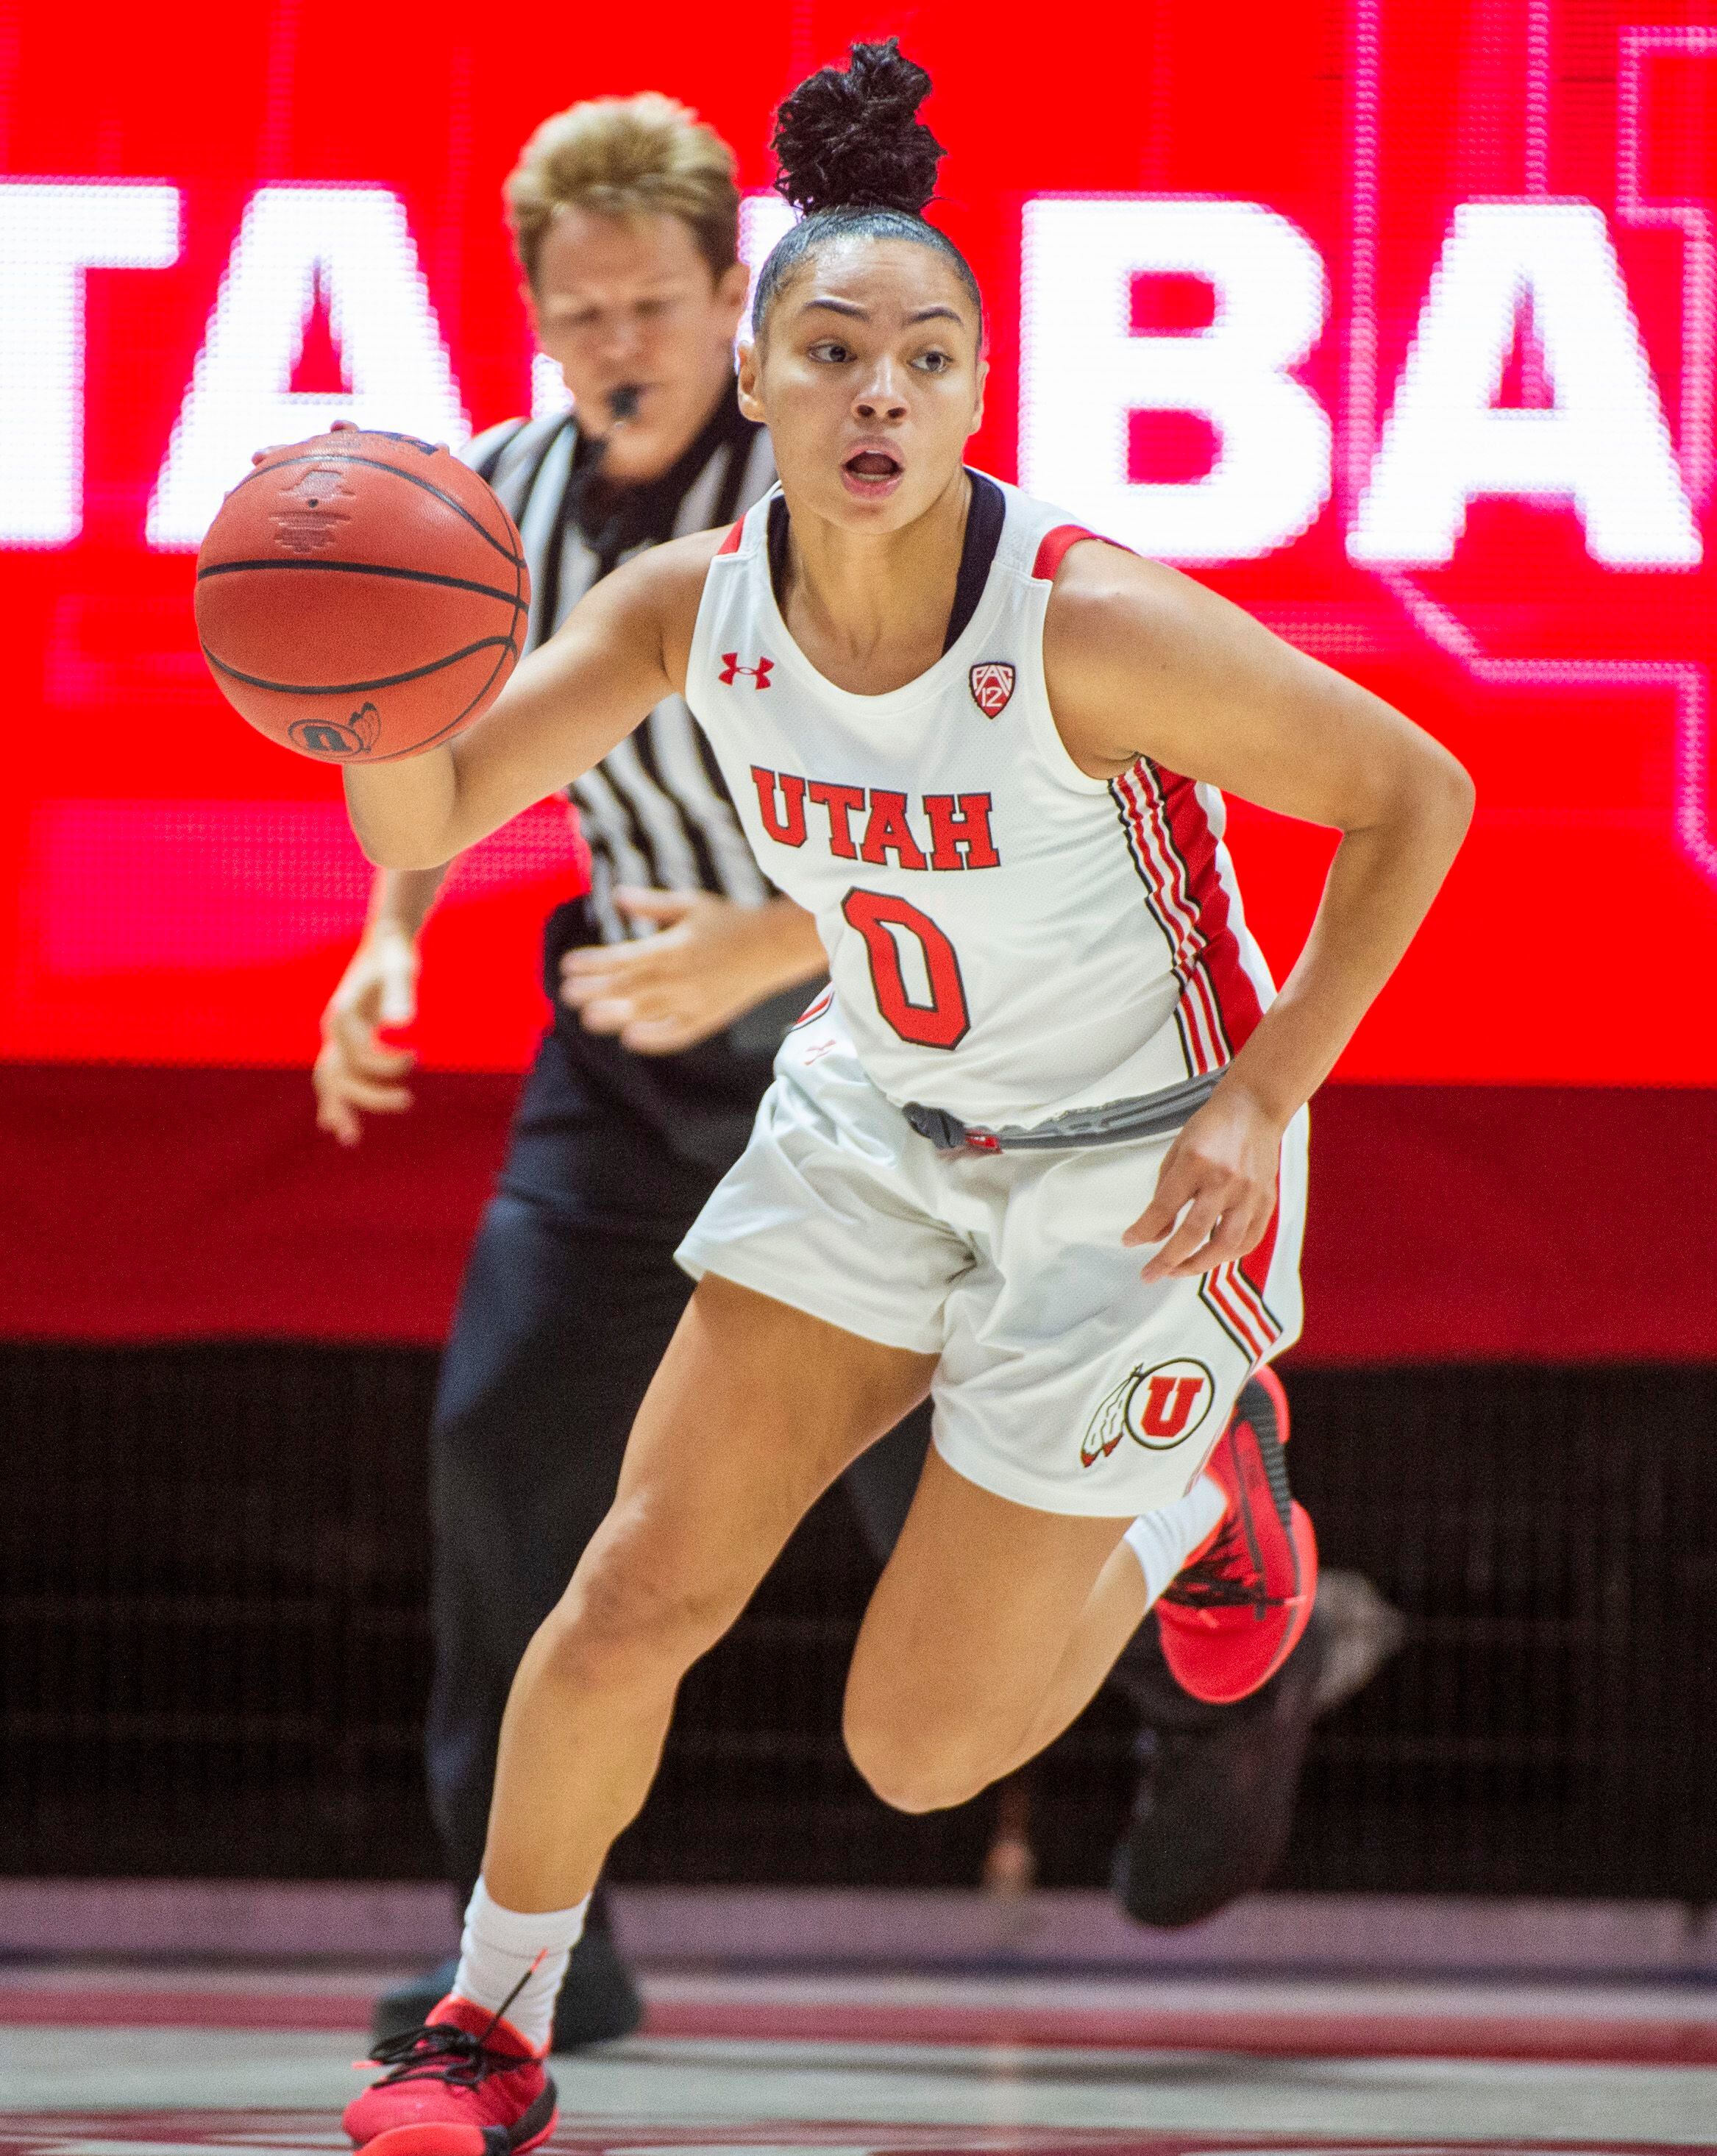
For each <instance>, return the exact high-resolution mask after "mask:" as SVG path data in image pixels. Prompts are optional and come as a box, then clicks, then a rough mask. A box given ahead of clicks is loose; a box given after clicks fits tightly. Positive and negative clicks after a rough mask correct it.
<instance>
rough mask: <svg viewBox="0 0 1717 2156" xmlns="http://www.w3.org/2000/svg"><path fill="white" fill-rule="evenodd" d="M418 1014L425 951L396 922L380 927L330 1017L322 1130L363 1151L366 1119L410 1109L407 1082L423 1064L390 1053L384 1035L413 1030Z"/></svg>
mask: <svg viewBox="0 0 1717 2156" xmlns="http://www.w3.org/2000/svg"><path fill="white" fill-rule="evenodd" d="M417 1014H418V947H417V945H416V943H415V942H413V940H412V938H411V937H409V936H407V934H406V933H405V932H404V930H403V929H402V928H399V927H396V926H395V925H394V924H393V923H392V922H390V921H376V922H372V925H371V926H370V927H368V928H367V929H366V931H365V932H364V938H363V941H362V942H361V943H360V944H359V945H358V947H357V949H356V951H355V952H353V953H352V957H351V964H350V965H349V966H348V967H347V968H346V971H345V973H342V974H341V977H340V985H339V987H338V988H336V989H335V991H334V993H333V994H332V995H331V997H330V998H328V1008H327V1009H325V1011H324V1012H323V1013H322V1047H321V1052H320V1055H318V1056H317V1057H316V1060H315V1068H314V1070H312V1071H311V1073H310V1082H311V1084H312V1085H313V1086H315V1090H316V1127H317V1129H318V1130H324V1131H327V1132H331V1134H332V1135H333V1136H334V1137H336V1138H338V1140H339V1141H340V1142H341V1145H343V1146H355V1145H356V1143H357V1142H358V1140H359V1139H360V1138H361V1137H362V1136H363V1118H364V1116H366V1115H368V1116H397V1115H402V1114H403V1113H404V1112H405V1111H406V1110H407V1108H408V1107H410V1106H411V1105H412V1096H411V1091H410V1089H409V1088H408V1087H407V1086H405V1085H403V1084H402V1082H401V1081H402V1080H403V1078H404V1076H405V1075H406V1073H407V1071H408V1070H410V1069H411V1067H412V1065H413V1064H414V1063H415V1062H416V1061H417V1060H418V1059H417V1057H416V1055H413V1052H412V1050H410V1049H409V1048H390V1047H389V1046H388V1045H387V1043H386V1042H385V1041H383V1040H382V1038H381V1034H380V1029H381V1028H382V1026H386V1025H409V1024H411V1022H412V1020H413V1019H414V1018H415V1017H416V1016H417Z"/></svg>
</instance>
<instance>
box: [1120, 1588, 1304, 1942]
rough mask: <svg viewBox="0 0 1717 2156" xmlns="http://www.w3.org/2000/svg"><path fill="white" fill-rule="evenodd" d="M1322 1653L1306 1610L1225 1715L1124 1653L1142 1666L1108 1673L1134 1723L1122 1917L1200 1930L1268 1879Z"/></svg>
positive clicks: (1279, 1846)
mask: <svg viewBox="0 0 1717 2156" xmlns="http://www.w3.org/2000/svg"><path fill="white" fill-rule="evenodd" d="M1151 1629H1152V1630H1154V1628H1151ZM1140 1630H1141V1633H1142V1632H1144V1631H1145V1630H1146V1628H1145V1627H1141V1628H1140ZM1138 1644H1139V1646H1140V1648H1144V1647H1146V1642H1145V1641H1144V1640H1142V1639H1141V1640H1140V1642H1139V1643H1138ZM1328 1645H1329V1628H1328V1625H1327V1622H1326V1620H1325V1616H1324V1614H1323V1612H1322V1611H1321V1610H1320V1609H1316V1608H1314V1609H1313V1611H1312V1614H1311V1615H1310V1618H1309V1620H1307V1623H1306V1627H1305V1630H1304V1632H1303V1633H1302V1634H1301V1635H1300V1637H1299V1642H1298V1644H1297V1645H1295V1647H1294V1651H1293V1653H1292V1654H1290V1655H1289V1657H1288V1659H1287V1661H1285V1662H1284V1664H1283V1665H1282V1666H1281V1668H1280V1669H1279V1670H1278V1671H1277V1672H1276V1674H1275V1675H1274V1676H1273V1677H1272V1678H1271V1679H1270V1680H1269V1683H1268V1684H1266V1685H1264V1686H1263V1687H1262V1688H1261V1689H1260V1690H1259V1691H1255V1692H1253V1694H1252V1695H1251V1697H1249V1698H1247V1699H1244V1700H1241V1701H1239V1702H1237V1703H1236V1704H1235V1705H1233V1706H1229V1707H1215V1706H1211V1705H1207V1703H1205V1702H1202V1701H1198V1700H1194V1699H1192V1698H1191V1697H1189V1696H1188V1695H1187V1694H1185V1693H1181V1694H1180V1695H1179V1697H1178V1698H1173V1697H1169V1696H1168V1694H1167V1691H1166V1687H1168V1686H1172V1683H1173V1681H1172V1679H1171V1677H1169V1675H1168V1672H1167V1671H1166V1669H1161V1670H1159V1669H1156V1668H1153V1667H1151V1666H1150V1664H1149V1661H1147V1660H1146V1658H1145V1657H1144V1656H1140V1655H1135V1651H1134V1648H1133V1647H1132V1646H1131V1645H1130V1647H1129V1649H1128V1650H1127V1652H1126V1653H1125V1654H1124V1655H1123V1656H1122V1665H1125V1664H1126V1663H1127V1662H1128V1661H1135V1664H1142V1666H1135V1669H1133V1670H1131V1671H1130V1670H1128V1669H1127V1668H1125V1666H1117V1668H1116V1670H1115V1681H1117V1682H1118V1683H1119V1684H1120V1687H1121V1689H1122V1690H1124V1691H1127V1692H1129V1693H1130V1694H1133V1695H1135V1704H1136V1705H1137V1706H1138V1707H1140V1711H1141V1719H1142V1720H1143V1721H1144V1723H1145V1727H1144V1730H1143V1732H1142V1733H1141V1735H1140V1740H1139V1753H1140V1777H1139V1789H1138V1794H1137V1796H1136V1797H1135V1799H1134V1804H1133V1810H1132V1816H1131V1818H1130V1820H1129V1821H1128V1823H1127V1831H1126V1836H1125V1840H1123V1841H1122V1843H1121V1845H1120V1848H1119V1849H1118V1850H1117V1851H1115V1871H1114V1882H1113V1883H1114V1887H1115V1897H1116V1899H1117V1900H1118V1901H1119V1902H1120V1905H1121V1907H1123V1908H1124V1909H1125V1911H1126V1912H1127V1914H1128V1915H1129V1916H1130V1917H1135V1918H1136V1919H1137V1921H1138V1922H1140V1923H1141V1924H1152V1925H1155V1926H1157V1927H1158V1928H1161V1929H1164V1930H1171V1929H1174V1928H1177V1927H1179V1926H1180V1925H1182V1924H1197V1923H1201V1922H1203V1920H1204V1919H1205V1918H1206V1917H1213V1916H1214V1915H1215V1914H1216V1912H1217V1910H1218V1909H1222V1908H1226V1907H1227V1906H1228V1903H1229V1902H1233V1901H1237V1900H1238V1898H1239V1897H1240V1896H1241V1895H1243V1894H1250V1893H1253V1892H1256V1890H1257V1889H1258V1887H1260V1886H1263V1884H1264V1883H1265V1881H1267V1880H1268V1879H1269V1876H1270V1875H1271V1874H1272V1873H1273V1872H1274V1870H1275V1869H1276V1866H1278V1864H1279V1863H1280V1862H1281V1861H1282V1854H1283V1851H1284V1850H1285V1849H1286V1847H1287V1845H1288V1835H1289V1828H1290V1827H1291V1826H1292V1825H1293V1823H1294V1797H1295V1794H1296V1793H1297V1792H1298V1790H1299V1774H1300V1768H1301V1766H1302V1765H1303V1763H1304V1758H1305V1748H1306V1741H1307V1739H1308V1738H1310V1734H1311V1727H1312V1723H1313V1722H1314V1721H1315V1718H1316V1716H1317V1712H1318V1709H1319V1706H1320V1700H1319V1680H1320V1677H1321V1676H1322V1674H1323V1670H1324V1664H1325V1658H1326V1655H1327V1653H1328ZM1129 1676H1132V1677H1133V1678H1134V1680H1135V1681H1134V1682H1132V1683H1129V1682H1128V1681H1127V1680H1128V1678H1129ZM1175 1689H1176V1690H1177V1689H1178V1688H1177V1687H1176V1688H1175Z"/></svg>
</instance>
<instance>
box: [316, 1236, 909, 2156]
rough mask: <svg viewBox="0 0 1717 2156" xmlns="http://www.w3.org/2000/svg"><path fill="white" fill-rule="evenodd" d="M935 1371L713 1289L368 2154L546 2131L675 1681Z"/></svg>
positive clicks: (590, 1559)
mask: <svg viewBox="0 0 1717 2156" xmlns="http://www.w3.org/2000/svg"><path fill="white" fill-rule="evenodd" d="M933 1367H934V1363H933V1358H931V1357H930V1356H928V1355H925V1354H919V1353H912V1352H910V1351H908V1350H906V1349H903V1348H899V1347H884V1346H882V1345H880V1344H879V1343H878V1342H875V1341H872V1340H865V1339H862V1338H860V1337H858V1335H856V1334H854V1333H849V1332H842V1331H841V1330H839V1329H838V1327H834V1326H833V1325H830V1324H827V1323H825V1322H823V1321H822V1320H821V1319H818V1318H815V1317H810V1316H808V1315H807V1314H806V1313H805V1312H802V1311H800V1310H796V1309H793V1308H791V1307H790V1306H787V1304H785V1303H782V1302H777V1301H773V1300H772V1299H771V1298H770V1297H768V1296H763V1295H760V1294H757V1293H756V1292H755V1291H752V1290H751V1289H749V1288H745V1287H741V1286H737V1285H735V1283H733V1282H731V1281H727V1280H723V1279H720V1278H716V1277H713V1276H711V1277H709V1278H706V1279H705V1281H703V1282H702V1284H701V1285H700V1287H699V1288H698V1290H697V1291H696V1293H695V1294H694V1296H693V1297H692V1299H691V1302H690V1304H689V1306H688V1308H687V1310H686V1312H685V1314H684V1317H683V1318H682V1320H681V1322H680V1324H679V1327H678V1329H677V1330H676V1332H675V1333H674V1339H673V1341H672V1342H671V1344H670V1346H669V1350H668V1353H667V1354H666V1356H665V1357H664V1359H663V1363H662V1366H661V1368H659V1370H658V1372H657V1373H656V1375H655V1377H654V1378H653V1381H652V1383H651V1385H650V1388H649V1390H648V1393H647V1394H646V1395H645V1398H644V1401H643V1405H642V1407H641V1408H640V1409H639V1411H638V1420H637V1422H636V1424H635V1425H634V1427H633V1434H632V1437H631V1440H630V1441H629V1442H628V1448H627V1454H626V1460H625V1463H624V1466H623V1469H622V1471H621V1476H620V1486H619V1489H618V1493H617V1495H616V1497H615V1501H614V1504H613V1507H612V1509H611V1511H610V1512H609V1513H608V1515H607V1518H606V1519H605V1520H604V1522H603V1523H602V1527H600V1528H599V1529H598V1530H597V1533H596V1534H595V1536H594V1537H592V1540H591V1543H590V1544H589V1546H588V1547H587V1549H586V1550H585V1553H584V1554H583V1556H582V1558H581V1559H580V1560H579V1563H578V1567H577V1570H576V1571H575V1573H573V1576H572V1580H571V1584H570V1585H569V1586H568V1588H567V1589H566V1593H565V1594H563V1595H562V1596H561V1599H560V1601H559V1602H558V1603H557V1604H556V1607H555V1609H554V1610H553V1611H552V1612H551V1614H550V1615H549V1617H548V1618H547V1620H546V1621H545V1623H544V1624H543V1625H541V1628H540V1629H539V1630H538V1631H537V1633H536V1637H535V1638H534V1639H533V1640H532V1641H531V1643H530V1647H529V1648H528V1649H527V1650H526V1652H525V1657H524V1660H523V1661H522V1662H521V1663H520V1667H519V1671H518V1675H517V1676H516V1677H515V1680H514V1683H513V1688H512V1692H511V1695H510V1698H509V1701H508V1703H507V1710H506V1715H505V1720H504V1722H503V1725H502V1731H501V1743H500V1758H499V1762H498V1764H497V1768H496V1774H495V1801H494V1807H493V1810H492V1813H491V1816H490V1821H489V1841H488V1848H487V1851H486V1854H485V1857H484V1876H483V1878H482V1880H481V1881H479V1886H478V1888H477V1891H476V1892H475V1894H474V1896H473V1897H472V1903H471V1907H470V1909H469V1912H467V1917H466V1926H465V1936H464V1947H463V1950H462V1954H461V1960H460V1966H459V1976H458V1979H457V1983H456V1986H455V1994H454V1996H453V1997H451V1998H449V1999H448V2000H446V2001H444V2002H443V2005H442V2006H440V2007H439V2008H438V2009H437V2010H436V2014H435V2017H434V2019H435V2024H436V2025H435V2026H434V2027H433V2028H432V2029H430V2030H425V2031H423V2032H420V2034H419V2039H418V2040H417V2041H415V2042H413V2044H412V2045H411V2046H409V2048H408V2049H402V2050H401V2051H399V2052H398V2054H397V2056H388V2055H387V2054H386V2051H385V2047H383V2049H382V2051H378V2053H377V2056H378V2057H381V2058H382V2062H383V2063H392V2064H393V2065H394V2066H395V2071H394V2073H393V2074H392V2075H391V2076H388V2077H387V2078H386V2079H384V2080H383V2081H382V2082H379V2083H377V2085H376V2086H375V2087H372V2088H371V2089H369V2090H366V2092H365V2093H364V2094H363V2095H362V2096H361V2097H359V2098H358V2099H357V2100H356V2102H354V2103H352V2104H351V2106H349V2107H348V2108H347V2110H346V2128H347V2131H348V2132H349V2133H351V2136H352V2138H353V2140H354V2141H355V2142H356V2143H357V2144H358V2145H359V2147H360V2148H368V2147H370V2146H371V2145H372V2144H375V2145H376V2146H377V2148H382V2147H383V2146H385V2145H388V2143H387V2137H390V2136H392V2135H396V2134H400V2133H409V2134H411V2135H412V2136H413V2141H412V2144H411V2146H412V2151H413V2156H430V2147H431V2143H430V2141H428V2140H425V2139H423V2138H422V2137H423V2136H424V2135H425V2134H426V2133H431V2130H432V2129H433V2133H432V2139H433V2137H434V2136H440V2137H442V2138H441V2139H440V2140H438V2141H435V2143H434V2146H435V2148H437V2149H440V2150H443V2156H468V2151H469V2147H471V2146H474V2145H475V2137H474V2133H473V2129H474V2128H475V2129H477V2130H478V2132H479V2133H486V2132H488V2131H489V2130H490V2129H493V2131H494V2132H495V2133H496V2134H497V2135H498V2136H499V2137H500V2138H499V2141H498V2142H497V2143H495V2145H496V2146H498V2147H500V2148H516V2149H524V2148H529V2147H531V2146H534V2145H535V2143H536V2142H537V2141H539V2140H541V2138H543V2137H544V2135H546V2133H548V2132H549V2131H550V2130H551V2128H552V2125H553V2122H554V2117H555V2097H554V2089H553V2085H552V2083H551V2082H548V2081H547V2079H546V2076H545V2075H544V2074H543V2071H542V2068H541V2052H542V2050H543V2048H544V2046H545V2043H546V2036H547V2033H548V2027H549V2017H550V2013H551V2008H552V2004H553V2000H554V1996H555V1993H556V1990H557V1989H558V1988H559V1984H560V1980H561V1972H562V1971H563V1970H564V1969H565V1967H566V1958H567V1956H568V1953H569V1952H570V1951H571V1948H572V1946H573V1945H574V1943H576V1941H577V1936H578V1932H579V1928H580V1926H581V1924H582V1916H583V1905H584V1903H585V1902H586V1898H587V1896H588V1895H589V1893H590V1892H591V1889H592V1886H593V1885H594V1883H595V1881H596V1879H597V1876H598V1874H599V1872H600V1871H601V1869H602V1862H603V1860H604V1858H605V1857H606V1856H607V1851H608V1848H609V1845H610V1844H611V1843H612V1841H613V1840H614V1838H615V1837H616V1835H618V1834H619V1833H620V1831H621V1830H622V1829H623V1827H625V1826H626V1825H628V1822H629V1821H630V1820H632V1819H633V1817H634V1816H635V1815H636V1814H637V1812H638V1809H639V1807H640V1806H641V1805H642V1804H643V1800H644V1798H645V1796H646V1794H648V1789H649V1785H650V1783H651V1781H652V1779H653V1777H654V1774H655V1771H656V1766H657V1763H658V1761H659V1758H660V1756H661V1749H662V1743H663V1740H664V1737H665V1736H666V1734H667V1730H668V1724H669V1717H670V1716H671V1714H672V1712H673V1706H674V1696H675V1694H676V1693H677V1691H678V1690H679V1684H680V1681H681V1679H682V1678H683V1677H684V1675H685V1672H686V1671H687V1670H688V1669H689V1667H690V1666H691V1665H692V1664H693V1663H694V1661H696V1660H697V1659H698V1658H699V1656H700V1655H702V1654H704V1653H705V1651H706V1650H708V1649H709V1648H710V1647H711V1646H712V1645H714V1644H715V1641H716V1640H718V1639H720V1636H721V1635H722V1634H723V1633H724V1632H725V1630H727V1628H728V1627H729V1625H731V1624H732V1622H733V1621H734V1620H735V1618H736V1617H737V1616H738V1615H739V1614H740V1612H741V1610H742V1609H744V1607H745V1604H746V1602H747V1601H748V1600H749V1599H750V1598H751V1594H752V1592H753V1590H754V1589H755V1588H756V1584H757V1583H758V1581H759V1580H760V1579H761V1578H762V1576H763V1574H764V1573H765V1572H766V1571H767V1570H768V1568H769V1567H770V1565H771V1563H773V1562H774V1560H775V1558H776V1556H777V1555H778V1554H779V1553H780V1551H781V1548H782V1545H783V1544H784V1543H786V1541H787V1537H788V1536H789V1535H790V1534H791V1533H792V1531H793V1529H794V1527H797V1524H798V1522H800V1520H801V1519H802V1518H803V1517H804V1515H805V1514H806V1512H808V1511H809V1509H810V1508H811V1507H812V1505H813V1504H814V1503H815V1502H816V1501H817V1498H818V1497H819V1496H821V1495H822V1493H823V1491H824V1490H826V1489H827V1488H828V1486H829V1485H830V1483H832V1482H833V1481H834V1480H835V1478H836V1476H838V1475H839V1474H840V1472H841V1471H842V1470H843V1468H844V1467H845V1466H847V1465H848V1462H849V1461H850V1460H853V1458H854V1457H855V1456H856V1455H857V1454H858V1452H860V1451H861V1450H863V1449H864V1446H865V1445H868V1444H869V1443H870V1442H872V1440H874V1439H875V1438H876V1437H878V1436H879V1435H881V1433H882V1432H883V1431H884V1430H888V1429H890V1428H892V1427H893V1425H894V1424H896V1423H897V1422H899V1421H900V1418H901V1417H902V1415H904V1414H905V1413H906V1412H907V1411H908V1410H909V1409H910V1408H911V1407H912V1406H913V1405H914V1404H915V1403H916V1401H917V1400H918V1399H919V1398H920V1397H921V1395H922V1394H923V1393H924V1392H925V1389H926V1388H927V1386H928V1384H929V1382H930V1373H931V1370H932V1368H933ZM478 2054H480V2056H476V2055H478ZM475 2069H480V2071H476V2070H475ZM449 2134H450V2135H452V2136H453V2137H454V2138H453V2139H451V2140H449V2139H448V2138H447V2136H448V2135H449ZM461 2137H463V2138H461ZM455 2141H456V2142H457V2143H458V2146H457V2148H455V2146H454V2143H455ZM443 2144H444V2146H443ZM391 2145H394V2146H398V2147H400V2148H404V2147H405V2145H406V2144H405V2143H403V2142H398V2143H392V2144H391ZM484 2145H485V2146H487V2145H489V2144H488V2143H485V2144H484Z"/></svg>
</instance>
